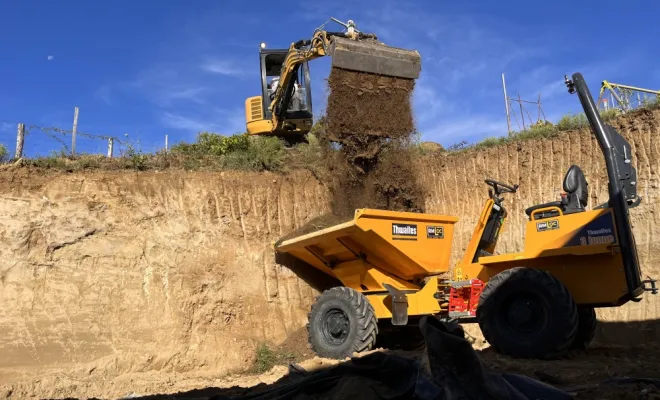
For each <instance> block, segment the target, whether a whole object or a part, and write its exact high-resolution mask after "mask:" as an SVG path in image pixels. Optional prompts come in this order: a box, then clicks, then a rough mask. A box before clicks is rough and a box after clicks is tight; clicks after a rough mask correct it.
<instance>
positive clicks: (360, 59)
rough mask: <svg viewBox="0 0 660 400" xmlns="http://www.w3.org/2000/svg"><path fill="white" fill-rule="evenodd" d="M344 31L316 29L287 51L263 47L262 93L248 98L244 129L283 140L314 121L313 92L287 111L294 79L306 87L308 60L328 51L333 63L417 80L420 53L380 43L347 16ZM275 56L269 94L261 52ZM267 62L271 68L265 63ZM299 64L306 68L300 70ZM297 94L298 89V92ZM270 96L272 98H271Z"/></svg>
mask: <svg viewBox="0 0 660 400" xmlns="http://www.w3.org/2000/svg"><path fill="white" fill-rule="evenodd" d="M332 20H333V21H335V22H338V23H340V24H341V25H343V26H344V27H346V31H344V32H330V31H326V30H322V29H317V30H316V31H315V32H314V35H313V36H312V38H311V39H307V40H299V41H297V42H294V43H292V44H291V46H289V48H288V49H287V50H264V47H265V46H262V65H261V68H262V74H261V75H262V88H263V94H262V96H261V97H251V98H249V99H247V101H246V119H247V128H248V133H250V134H252V135H274V136H279V137H282V138H285V139H291V138H301V137H303V136H304V135H306V134H307V133H308V132H309V130H310V129H311V125H312V110H311V95H310V94H309V93H307V98H308V101H307V102H304V103H305V109H304V110H297V111H295V112H291V110H290V107H289V106H290V104H291V100H292V98H293V96H294V83H296V81H297V80H298V81H299V80H301V78H300V77H301V75H302V80H303V82H298V83H299V84H302V86H304V87H305V90H306V91H307V92H309V77H308V75H309V71H308V70H307V63H308V62H309V61H312V60H314V59H316V58H319V57H324V56H331V57H332V67H333V68H343V69H349V70H354V71H360V72H366V73H373V74H379V75H387V76H396V77H399V78H404V79H416V78H418V77H419V73H420V70H421V57H420V55H419V53H418V52H417V51H410V50H405V49H398V48H394V47H389V46H386V45H384V44H382V43H380V42H378V40H377V37H376V35H374V34H370V33H363V32H360V31H359V30H357V28H356V27H355V24H354V23H353V22H352V21H349V22H348V24H344V23H342V22H340V21H337V20H335V19H334V18H333V19H332ZM276 55H279V56H280V57H281V56H283V58H280V59H279V60H281V63H279V64H278V65H276V67H277V68H278V69H279V73H276V76H279V83H278V86H277V89H276V90H275V92H274V93H273V94H269V93H267V89H266V88H267V84H266V81H265V80H266V79H267V76H273V75H272V74H270V73H269V71H271V70H273V69H274V67H272V65H273V63H278V61H274V62H271V63H270V64H269V63H268V62H266V61H265V59H266V58H265V57H269V56H270V57H271V58H273V59H275V58H274V57H275V56H276ZM269 66H271V67H269ZM301 68H303V69H304V72H305V73H306V74H305V73H303V74H301ZM297 95H298V96H301V95H302V94H301V93H298V94H297ZM271 96H272V98H271Z"/></svg>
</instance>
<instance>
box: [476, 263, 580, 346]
mask: <svg viewBox="0 0 660 400" xmlns="http://www.w3.org/2000/svg"><path fill="white" fill-rule="evenodd" d="M516 282H519V283H516ZM530 282H534V283H535V284H537V285H541V286H543V287H545V288H546V289H547V291H548V292H550V293H551V296H552V298H553V299H554V300H555V301H556V302H557V306H558V308H559V309H561V310H562V311H561V314H562V315H565V316H566V321H567V324H568V325H569V326H570V329H568V330H566V331H565V332H563V333H562V334H561V335H558V336H559V337H557V339H558V340H556V341H555V344H554V345H553V346H545V348H537V349H535V350H532V351H527V349H522V348H520V347H516V346H515V345H512V344H511V343H507V341H506V340H501V339H502V338H500V337H498V336H499V335H498V333H497V332H495V331H494V328H493V327H492V326H490V325H489V324H488V323H485V321H487V320H489V319H490V317H491V315H490V313H492V312H495V310H492V309H491V308H492V307H489V306H487V305H485V304H486V299H488V298H489V297H490V296H492V295H494V294H495V293H496V292H497V290H498V289H499V288H500V287H502V286H503V285H504V284H505V283H510V284H514V285H515V284H520V285H524V284H529V283H530ZM477 318H478V320H479V326H480V328H481V331H482V333H483V335H484V338H485V339H486V340H487V341H488V343H489V344H490V345H491V346H492V347H493V348H494V349H495V350H496V351H497V352H499V353H502V354H507V355H509V356H512V357H520V358H555V357H558V356H561V355H563V354H565V353H566V352H567V351H568V349H569V347H570V346H571V344H572V343H573V340H574V338H575V336H576V333H577V327H578V313H577V306H576V305H575V302H574V301H573V298H572V296H571V294H570V293H569V292H568V289H567V288H566V287H565V286H564V285H563V284H562V283H561V282H560V281H559V280H558V279H557V278H555V277H554V276H552V275H551V274H549V273H547V272H545V271H541V270H538V269H533V268H526V267H514V268H511V269H507V270H504V271H502V272H500V273H499V274H497V275H495V276H494V277H492V278H491V279H490V280H489V281H488V284H487V285H486V287H485V288H484V290H483V292H482V293H481V296H480V299H479V307H477Z"/></svg>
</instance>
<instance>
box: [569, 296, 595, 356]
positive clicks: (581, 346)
mask: <svg viewBox="0 0 660 400" xmlns="http://www.w3.org/2000/svg"><path fill="white" fill-rule="evenodd" d="M597 323H598V320H597V319H596V310H594V308H593V307H591V306H578V328H577V334H576V335H575V339H574V340H573V344H571V349H573V350H586V349H587V348H588V347H589V345H590V344H591V341H592V340H593V339H594V336H595V334H596V324H597Z"/></svg>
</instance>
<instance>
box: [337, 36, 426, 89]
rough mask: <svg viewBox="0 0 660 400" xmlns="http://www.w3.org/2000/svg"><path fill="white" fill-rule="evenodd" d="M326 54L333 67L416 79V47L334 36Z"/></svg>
mask: <svg viewBox="0 0 660 400" xmlns="http://www.w3.org/2000/svg"><path fill="white" fill-rule="evenodd" d="M328 53H329V55H330V56H331V57H332V66H333V67H337V68H343V69H348V70H352V71H360V72H367V73H372V74H378V75H386V76H394V77H398V78H405V79H417V78H418V77H419V73H420V71H421V69H422V61H421V56H420V55H419V52H417V50H406V49H400V48H397V47H390V46H386V45H384V44H381V43H379V42H377V41H375V40H351V39H347V38H342V37H334V38H333V40H332V42H331V44H330V48H329V51H328Z"/></svg>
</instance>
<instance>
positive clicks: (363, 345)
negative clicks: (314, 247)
mask: <svg viewBox="0 0 660 400" xmlns="http://www.w3.org/2000/svg"><path fill="white" fill-rule="evenodd" d="M307 333H308V338H309V344H310V345H311V347H312V350H313V351H314V352H315V353H316V354H317V355H319V356H321V357H327V358H335V359H342V358H346V357H350V356H351V355H352V354H353V353H356V352H357V353H359V352H363V351H367V350H371V349H372V348H373V346H374V343H375V342H376V335H377V334H378V321H377V319H376V316H375V313H374V309H373V307H372V306H371V304H370V303H369V300H367V298H366V297H365V296H364V295H363V294H362V293H359V292H357V291H355V290H353V289H350V288H347V287H335V288H332V289H328V290H326V291H325V292H323V294H322V295H321V296H319V297H318V299H317V300H316V302H315V303H314V304H313V305H312V310H311V312H310V313H309V321H308V323H307Z"/></svg>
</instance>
